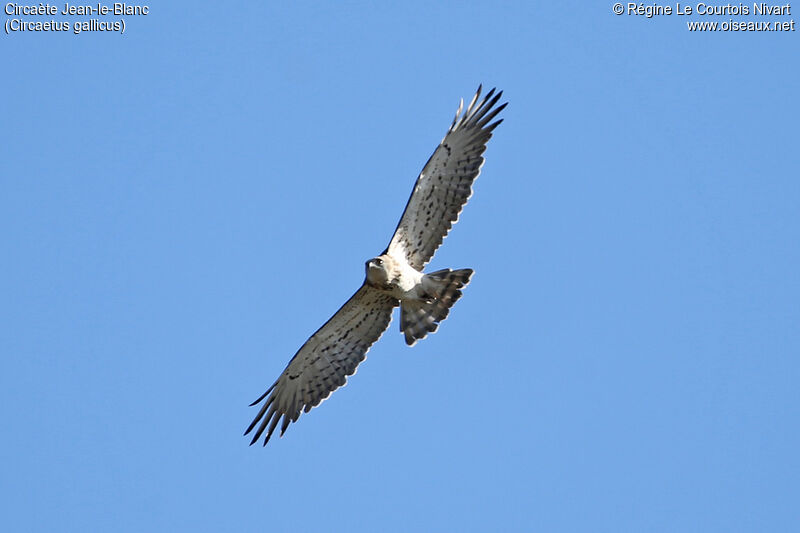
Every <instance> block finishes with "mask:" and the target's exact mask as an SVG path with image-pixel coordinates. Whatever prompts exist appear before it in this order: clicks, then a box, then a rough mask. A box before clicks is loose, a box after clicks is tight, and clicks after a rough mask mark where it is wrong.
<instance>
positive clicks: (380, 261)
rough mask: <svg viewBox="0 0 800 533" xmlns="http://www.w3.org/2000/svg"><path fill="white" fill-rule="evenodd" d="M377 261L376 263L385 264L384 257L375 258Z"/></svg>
mask: <svg viewBox="0 0 800 533" xmlns="http://www.w3.org/2000/svg"><path fill="white" fill-rule="evenodd" d="M375 262H376V263H378V264H379V265H382V264H383V259H381V258H380V257H379V258H377V259H376V260H375Z"/></svg>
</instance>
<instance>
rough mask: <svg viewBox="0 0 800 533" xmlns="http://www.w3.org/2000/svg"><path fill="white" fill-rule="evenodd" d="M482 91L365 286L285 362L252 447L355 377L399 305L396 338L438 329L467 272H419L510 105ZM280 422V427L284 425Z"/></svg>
mask: <svg viewBox="0 0 800 533" xmlns="http://www.w3.org/2000/svg"><path fill="white" fill-rule="evenodd" d="M502 94H503V93H502V91H501V92H499V93H497V94H495V90H494V89H492V90H491V91H489V93H488V94H486V96H484V97H483V99H480V95H481V87H478V91H477V93H475V96H474V97H473V98H472V102H470V104H469V106H467V110H466V111H465V112H464V113H462V110H463V108H464V101H463V100H462V101H461V104H460V105H459V106H458V111H456V116H455V118H454V119H453V123H452V124H451V125H450V129H449V130H448V131H447V134H446V135H445V136H444V139H443V140H442V142H441V143H440V144H439V146H438V147H437V148H436V150H435V151H434V152H433V155H432V156H431V158H430V159H429V160H428V162H427V163H426V164H425V166H424V167H423V169H422V172H421V173H420V175H419V177H418V178H417V182H416V183H415V184H414V190H413V191H412V193H411V198H409V199H408V204H407V205H406V209H405V211H403V216H401V217H400V223H399V224H397V229H396V230H395V232H394V235H393V236H392V240H391V241H390V242H389V246H388V247H387V248H386V250H384V251H383V253H382V254H381V255H379V256H378V257H375V258H373V259H370V260H369V261H367V263H366V279H365V280H364V283H363V284H362V285H361V288H359V289H358V290H357V291H356V293H355V294H354V295H353V296H352V297H351V298H350V299H349V300H348V301H347V303H345V304H344V305H343V306H342V308H341V309H339V310H338V311H337V312H336V314H335V315H333V316H332V317H331V319H330V320H328V321H327V322H326V323H325V325H323V326H322V327H321V328H319V330H317V332H316V333H314V334H313V335H312V336H311V338H309V339H308V340H307V341H306V343H305V344H303V346H302V347H301V348H300V350H298V352H297V354H295V356H294V357H293V358H292V360H291V361H289V365H288V366H287V367H286V370H284V371H283V373H282V374H281V376H280V377H279V378H278V379H277V381H275V383H273V384H272V386H271V387H270V388H269V389H267V392H265V393H264V394H262V395H261V397H259V398H258V399H257V400H256V401H255V402H253V403H252V404H250V405H251V406H253V405H256V404H258V403H261V402H262V401H263V402H264V403H263V404H262V405H261V407H260V409H259V410H258V414H257V415H256V417H255V419H254V420H253V422H252V423H251V424H250V426H249V427H248V428H247V431H245V432H244V434H245V435H247V434H248V433H250V432H251V431H253V430H254V429H255V434H254V435H253V440H252V441H251V442H250V444H251V445H252V444H254V443H255V442H256V441H258V439H259V438H261V435H263V434H264V431H266V432H267V435H266V437H265V438H264V445H266V444H267V442H268V441H269V439H270V437H271V436H272V433H273V431H275V428H276V427H278V424H279V423H280V426H281V436H283V434H284V432H285V431H286V428H288V427H289V424H290V423H292V422H296V421H297V419H298V418H299V417H300V414H301V412H303V411H305V412H306V413H307V412H309V411H310V410H311V409H312V408H314V407H316V406H317V405H319V404H320V402H321V401H322V400H324V399H325V398H327V397H328V396H329V395H330V393H331V392H333V391H335V390H336V389H338V388H339V387H341V386H342V385H344V384H345V383H346V381H347V376H350V375H353V374H354V373H355V371H356V367H357V366H358V364H359V363H360V362H361V361H363V360H364V359H365V358H366V354H367V351H368V350H369V348H370V346H372V344H374V343H375V341H377V340H378V338H379V337H380V336H381V335H382V334H383V332H384V331H385V330H386V328H387V327H388V326H389V322H390V321H391V319H392V311H393V310H394V308H395V307H397V306H398V305H399V306H400V331H402V332H403V334H404V335H405V339H406V343H407V344H408V345H409V346H412V345H413V344H414V343H415V342H417V341H418V340H419V339H422V338H424V337H425V336H426V335H427V334H428V333H433V332H434V331H436V328H438V327H439V322H440V321H442V320H444V319H445V318H447V315H448V313H449V312H450V307H452V306H453V304H454V303H455V302H456V300H458V299H459V298H460V297H461V289H463V288H464V287H465V286H466V285H467V283H469V279H470V276H472V270H471V269H469V268H464V269H461V270H451V269H449V268H446V269H444V270H437V271H436V272H431V273H429V274H425V273H423V272H422V269H423V268H424V267H425V264H426V263H427V262H428V261H430V260H431V258H432V257H433V254H434V252H436V249H437V248H438V247H439V245H440V244H442V239H444V237H445V236H446V235H447V232H448V231H450V228H451V227H452V226H453V224H454V223H455V222H456V221H457V220H458V215H459V213H461V209H462V207H463V206H464V204H466V203H467V200H468V199H469V197H470V196H471V195H472V182H473V181H475V178H477V177H478V174H480V171H481V166H483V152H484V151H485V150H486V143H487V142H489V139H490V138H491V137H492V131H493V130H494V129H495V128H496V127H497V126H498V124H500V123H501V122H502V121H503V120H502V119H500V120H496V121H494V122H492V120H493V119H494V118H495V117H496V116H497V114H498V113H500V111H502V110H503V108H505V107H506V105H507V104H502V105H500V106H497V107H495V105H496V104H497V102H498V101H499V100H500V97H501V96H502ZM281 419H283V421H281Z"/></svg>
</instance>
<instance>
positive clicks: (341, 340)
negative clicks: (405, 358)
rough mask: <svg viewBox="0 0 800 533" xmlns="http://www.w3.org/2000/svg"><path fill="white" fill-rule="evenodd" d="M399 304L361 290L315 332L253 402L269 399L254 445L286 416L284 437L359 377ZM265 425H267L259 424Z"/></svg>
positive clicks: (364, 287)
mask: <svg viewBox="0 0 800 533" xmlns="http://www.w3.org/2000/svg"><path fill="white" fill-rule="evenodd" d="M397 304H398V301H397V300H396V299H395V298H392V297H391V296H388V295H386V294H384V293H382V292H380V291H378V290H376V289H373V288H372V287H369V286H368V285H362V286H361V288H360V289H358V291H356V293H355V294H354V295H353V296H352V297H351V298H350V299H349V300H348V301H347V303H345V304H344V305H343V306H342V307H341V309H339V310H338V311H337V312H336V314H335V315H333V316H332V317H331V319H330V320H328V321H327V322H326V323H325V325H324V326H322V327H321V328H319V330H318V331H317V332H316V333H314V334H313V335H312V336H311V338H310V339H308V340H307V341H306V343H305V344H304V345H303V346H302V347H301V348H300V350H298V352H297V354H295V356H294V357H293V358H292V360H291V361H289V365H288V366H287V367H286V370H284V371H283V374H281V377H279V378H278V380H277V381H276V382H275V383H273V385H272V386H271V387H270V388H269V389H268V390H267V392H265V393H264V394H262V395H261V397H260V398H259V399H258V400H256V401H255V402H253V403H252V404H250V405H251V406H252V405H256V404H258V403H259V402H261V401H262V400H264V399H265V398H266V401H265V402H264V404H263V405H262V406H261V408H260V409H259V411H258V414H257V415H256V417H255V419H254V420H253V422H252V423H251V424H250V427H248V428H247V431H245V432H244V434H245V435H247V434H248V433H250V432H251V431H252V430H253V428H255V427H256V425H258V429H256V432H255V435H253V440H252V441H251V442H250V444H251V445H252V444H254V443H255V442H256V441H257V440H258V439H259V438H260V437H261V435H262V434H263V433H264V430H267V436H266V438H265V439H264V445H266V444H267V442H269V438H270V437H271V436H272V432H273V431H275V428H276V427H277V425H278V421H279V420H280V419H281V417H283V422H282V423H281V436H283V434H284V432H285V431H286V428H287V427H289V424H290V423H291V422H296V421H297V419H298V418H299V417H300V413H301V411H303V410H305V412H306V413H307V412H309V411H310V410H311V409H312V408H313V407H316V406H317V405H319V404H320V402H321V401H322V400H324V399H325V398H327V397H328V396H329V395H330V393H331V392H333V391H335V390H336V389H338V388H339V387H341V386H342V385H344V384H345V383H346V382H347V376H351V375H353V374H355V372H356V367H357V366H358V364H359V363H360V362H361V361H363V360H364V359H366V354H367V351H368V350H369V348H370V346H372V345H373V344H374V343H375V341H377V340H378V338H379V337H380V336H381V334H383V332H384V331H385V330H386V328H387V327H388V326H389V322H390V321H391V320H392V310H393V309H394V308H395V306H397ZM259 422H261V423H260V424H259Z"/></svg>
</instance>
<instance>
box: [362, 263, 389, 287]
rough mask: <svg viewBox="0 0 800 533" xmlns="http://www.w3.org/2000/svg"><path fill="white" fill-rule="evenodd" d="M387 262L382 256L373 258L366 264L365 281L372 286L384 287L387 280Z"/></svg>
mask: <svg viewBox="0 0 800 533" xmlns="http://www.w3.org/2000/svg"><path fill="white" fill-rule="evenodd" d="M386 267H387V260H386V258H385V257H383V256H379V257H373V258H372V259H370V260H369V261H367V263H366V271H367V281H368V282H369V283H371V284H373V285H384V284H386V282H387V281H388V279H389V276H388V274H387V272H386Z"/></svg>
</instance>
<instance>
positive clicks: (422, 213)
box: [384, 87, 507, 270]
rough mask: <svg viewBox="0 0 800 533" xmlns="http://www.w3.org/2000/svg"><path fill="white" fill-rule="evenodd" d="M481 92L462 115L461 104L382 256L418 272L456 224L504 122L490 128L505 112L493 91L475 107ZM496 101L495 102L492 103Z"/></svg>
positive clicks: (422, 174)
mask: <svg viewBox="0 0 800 533" xmlns="http://www.w3.org/2000/svg"><path fill="white" fill-rule="evenodd" d="M480 94H481V88H480V87H478V92H477V93H475V96H474V97H473V98H472V102H471V103H470V104H469V106H468V107H467V110H466V112H465V113H464V114H461V110H462V109H463V107H464V102H463V100H462V102H461V105H459V106H458V111H456V117H455V118H454V119H453V124H452V125H451V126H450V129H449V130H448V132H447V135H445V137H444V139H443V140H442V142H441V144H439V146H438V147H437V148H436V150H435V151H434V152H433V155H432V156H431V158H430V159H429V160H428V162H427V163H426V164H425V167H424V168H423V169H422V172H421V173H420V175H419V177H418V178H417V182H416V184H415V185H414V191H413V192H412V193H411V198H409V199H408V204H407V205H406V210H405V211H403V216H402V217H400V223H399V224H398V225H397V229H396V230H395V232H394V236H393V237H392V240H391V242H390V243H389V246H388V248H387V249H386V251H385V252H384V253H388V254H389V255H391V256H393V257H396V258H398V259H400V258H403V259H404V260H405V261H407V262H408V263H409V264H410V265H411V266H412V267H414V268H416V269H417V270H422V267H424V266H425V264H426V263H427V262H428V261H430V260H431V258H432V257H433V254H434V252H436V249H437V248H439V245H440V244H442V239H444V237H445V236H446V235H447V232H448V231H450V228H451V227H452V226H453V224H454V223H455V222H456V221H457V220H458V215H459V213H461V208H462V207H464V204H466V203H467V200H468V199H469V197H470V196H471V195H472V182H473V181H475V178H477V177H478V174H480V171H481V166H483V155H482V154H483V152H484V151H485V150H486V143H487V142H489V139H491V137H492V130H494V129H495V128H496V127H497V125H498V124H500V123H501V122H503V120H502V119H500V120H498V121H496V122H491V121H492V119H493V118H494V117H495V116H497V114H498V113H499V112H500V111H502V110H503V108H505V107H506V105H507V104H503V105H501V106H498V107H494V105H495V104H496V103H497V101H498V100H500V97H501V96H502V95H503V92H502V91H500V92H499V93H497V94H496V95H494V89H492V90H491V91H489V93H488V94H487V95H486V96H485V97H484V98H483V100H481V101H480V103H478V98H479V97H480ZM492 95H494V98H492Z"/></svg>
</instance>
